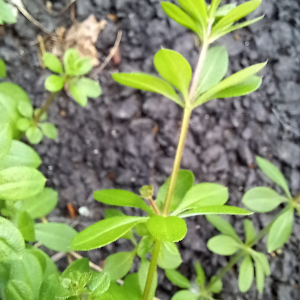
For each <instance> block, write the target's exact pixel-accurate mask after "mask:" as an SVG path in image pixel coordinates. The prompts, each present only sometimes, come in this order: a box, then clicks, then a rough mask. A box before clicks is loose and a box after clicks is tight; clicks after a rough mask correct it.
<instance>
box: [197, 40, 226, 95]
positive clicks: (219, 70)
mask: <svg viewBox="0 0 300 300" xmlns="http://www.w3.org/2000/svg"><path fill="white" fill-rule="evenodd" d="M228 63H229V56H228V52H227V50H226V48H225V47H224V46H216V47H212V48H210V49H209V50H208V52H207V56H206V59H205V62H204V66H203V71H202V73H201V76H200V79H199V85H198V87H197V91H196V95H197V97H198V96H200V95H201V94H202V93H204V92H206V91H207V90H209V89H210V88H212V87H213V86H214V85H216V84H218V83H219V82H220V81H221V80H222V79H223V78H224V76H225V75H226V73H227V70H228Z"/></svg>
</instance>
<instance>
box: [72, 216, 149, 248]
mask: <svg viewBox="0 0 300 300" xmlns="http://www.w3.org/2000/svg"><path fill="white" fill-rule="evenodd" d="M147 220H148V218H143V217H128V216H126V217H114V218H109V219H105V220H102V221H100V222H97V223H95V224H93V225H91V226H89V227H88V228H86V229H84V230H83V231H82V232H80V233H79V234H78V235H77V236H76V237H75V238H74V239H73V241H72V244H71V247H72V249H74V250H82V251H85V250H92V249H96V248H101V247H103V246H106V245H108V244H110V243H112V242H114V241H116V240H117V239H119V238H120V237H121V236H123V235H124V234H125V233H126V232H128V231H129V230H130V229H131V228H133V227H134V226H135V225H137V224H138V223H142V222H146V221H147Z"/></svg>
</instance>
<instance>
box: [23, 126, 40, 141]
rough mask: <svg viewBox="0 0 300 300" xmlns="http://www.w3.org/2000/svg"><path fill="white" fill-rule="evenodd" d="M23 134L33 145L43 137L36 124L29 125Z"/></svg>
mask: <svg viewBox="0 0 300 300" xmlns="http://www.w3.org/2000/svg"><path fill="white" fill-rule="evenodd" d="M25 134H26V137H27V139H28V141H29V142H30V143H31V144H33V145H36V144H38V143H40V142H41V140H42V139H43V133H42V131H41V129H39V128H38V127H36V126H30V127H29V128H28V129H27V130H26V133H25Z"/></svg>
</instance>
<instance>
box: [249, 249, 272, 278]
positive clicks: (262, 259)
mask: <svg viewBox="0 0 300 300" xmlns="http://www.w3.org/2000/svg"><path fill="white" fill-rule="evenodd" d="M252 253H253V255H252V258H253V259H254V260H257V261H258V262H259V263H260V265H261V267H262V270H263V272H264V274H265V275H266V276H270V275H271V269H270V264H269V261H268V258H267V256H266V255H265V254H264V253H262V252H257V251H254V252H252Z"/></svg>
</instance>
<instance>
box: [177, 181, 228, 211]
mask: <svg viewBox="0 0 300 300" xmlns="http://www.w3.org/2000/svg"><path fill="white" fill-rule="evenodd" d="M227 200H228V189H227V188H226V187H224V186H222V185H220V184H216V183H199V184H196V185H194V186H193V187H192V188H191V189H189V191H188V192H187V193H186V194H185V196H184V198H183V200H182V201H181V203H180V204H179V206H178V207H177V208H176V210H175V211H174V212H173V213H172V215H178V214H179V213H181V212H183V211H185V210H187V209H192V208H200V207H203V206H215V205H224V204H225V203H226V202H227Z"/></svg>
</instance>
